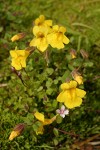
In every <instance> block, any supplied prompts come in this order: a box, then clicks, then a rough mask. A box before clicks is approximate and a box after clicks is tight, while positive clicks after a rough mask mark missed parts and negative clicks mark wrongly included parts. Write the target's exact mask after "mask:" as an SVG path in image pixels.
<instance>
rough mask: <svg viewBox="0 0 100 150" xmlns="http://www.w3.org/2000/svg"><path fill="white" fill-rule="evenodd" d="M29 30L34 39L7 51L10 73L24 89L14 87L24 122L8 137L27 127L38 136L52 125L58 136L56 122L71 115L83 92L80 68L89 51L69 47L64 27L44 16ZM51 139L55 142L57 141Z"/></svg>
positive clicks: (82, 96) (15, 39)
mask: <svg viewBox="0 0 100 150" xmlns="http://www.w3.org/2000/svg"><path fill="white" fill-rule="evenodd" d="M32 30H33V39H32V40H30V42H29V44H28V47H25V48H24V49H20V48H18V47H15V50H10V55H11V61H12V62H11V66H12V72H13V73H15V75H17V77H18V78H19V79H20V81H21V83H22V84H23V88H22V87H21V88H20V89H17V87H14V88H15V89H16V92H17V94H18V91H19V90H23V92H22V95H19V97H20V100H19V106H18V105H17V106H16V105H15V106H14V109H21V115H22V116H23V122H19V124H17V125H16V126H15V128H14V129H13V131H12V132H11V134H10V136H9V140H13V139H14V138H15V137H17V136H19V135H21V133H22V132H23V131H25V129H28V127H30V129H31V130H32V131H33V134H34V136H35V137H37V136H38V134H43V133H44V129H45V128H46V126H47V125H51V124H53V129H52V130H53V131H54V134H55V135H56V136H57V135H58V131H59V130H57V128H56V124H60V123H62V121H63V118H65V116H66V115H68V116H71V111H72V110H75V108H76V107H80V106H81V104H82V101H83V100H82V99H83V98H84V96H85V95H86V92H85V91H84V90H83V88H84V87H83V83H84V81H83V77H82V75H81V74H80V71H81V70H82V68H83V64H84V60H86V59H88V54H87V53H86V52H85V51H84V50H83V49H82V50H80V52H79V53H77V52H76V51H75V50H74V49H72V48H71V49H69V47H67V44H69V45H70V46H71V42H70V39H69V38H68V37H67V36H66V28H65V27H63V26H61V25H53V22H52V20H46V19H45V17H44V16H43V15H40V16H39V18H37V19H36V20H35V21H34V23H33V29H32ZM26 36H27V33H18V34H17V35H14V36H13V37H12V38H11V40H12V42H15V41H18V40H21V39H23V38H25V37H26ZM79 55H81V57H80V58H79V57H78V56H79ZM26 64H27V65H26ZM15 82H16V81H15ZM16 86H17V85H16ZM59 86H60V88H61V90H60V93H59ZM78 87H79V88H78ZM23 94H24V95H23ZM23 97H24V98H23ZM25 97H26V98H25ZM26 114H27V115H26ZM68 116H67V117H66V118H67V119H68ZM54 142H55V145H56V144H57V141H56V140H55V141H54Z"/></svg>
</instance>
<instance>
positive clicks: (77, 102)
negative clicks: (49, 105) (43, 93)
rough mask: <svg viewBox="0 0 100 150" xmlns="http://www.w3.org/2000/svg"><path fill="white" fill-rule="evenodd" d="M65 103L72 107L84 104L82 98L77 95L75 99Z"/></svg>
mask: <svg viewBox="0 0 100 150" xmlns="http://www.w3.org/2000/svg"><path fill="white" fill-rule="evenodd" d="M64 104H65V106H66V107H67V108H69V109H71V108H74V107H78V106H80V105H81V104H82V99H81V98H80V97H76V99H74V101H72V100H68V101H66V102H65V103H64Z"/></svg>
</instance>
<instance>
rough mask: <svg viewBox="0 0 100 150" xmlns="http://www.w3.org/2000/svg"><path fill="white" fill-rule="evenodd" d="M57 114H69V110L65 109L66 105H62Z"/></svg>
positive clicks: (63, 115)
mask: <svg viewBox="0 0 100 150" xmlns="http://www.w3.org/2000/svg"><path fill="white" fill-rule="evenodd" d="M56 112H57V114H59V115H60V116H61V117H62V118H65V115H68V114H69V110H68V109H65V106H64V105H62V106H61V108H60V109H57V110H56Z"/></svg>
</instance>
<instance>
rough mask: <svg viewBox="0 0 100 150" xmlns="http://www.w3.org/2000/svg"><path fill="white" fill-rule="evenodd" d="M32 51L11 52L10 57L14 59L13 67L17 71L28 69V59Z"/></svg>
mask: <svg viewBox="0 0 100 150" xmlns="http://www.w3.org/2000/svg"><path fill="white" fill-rule="evenodd" d="M29 54H30V51H28V50H11V51H10V55H11V57H12V63H11V65H12V66H13V67H14V68H15V69H16V70H21V69H22V68H25V67H26V58H27V57H28V56H29Z"/></svg>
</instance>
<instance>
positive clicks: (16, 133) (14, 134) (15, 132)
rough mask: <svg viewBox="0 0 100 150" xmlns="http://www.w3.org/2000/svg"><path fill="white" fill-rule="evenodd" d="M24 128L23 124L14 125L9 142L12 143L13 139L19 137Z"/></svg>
mask: <svg viewBox="0 0 100 150" xmlns="http://www.w3.org/2000/svg"><path fill="white" fill-rule="evenodd" d="M24 128H25V124H24V123H20V124H18V125H16V126H15V128H14V129H13V131H12V132H11V134H10V136H9V140H10V141H12V140H13V139H14V138H15V137H17V136H19V135H20V134H21V133H22V132H23V130H24Z"/></svg>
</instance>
